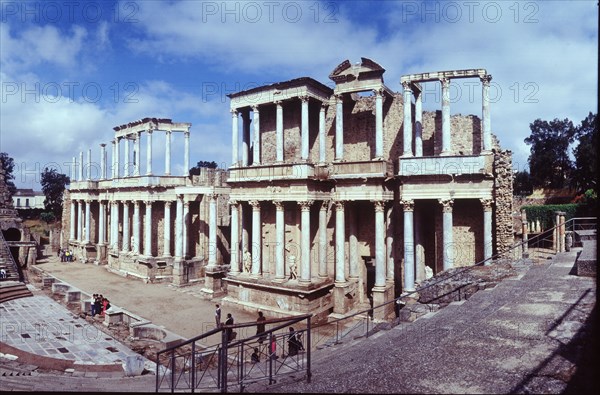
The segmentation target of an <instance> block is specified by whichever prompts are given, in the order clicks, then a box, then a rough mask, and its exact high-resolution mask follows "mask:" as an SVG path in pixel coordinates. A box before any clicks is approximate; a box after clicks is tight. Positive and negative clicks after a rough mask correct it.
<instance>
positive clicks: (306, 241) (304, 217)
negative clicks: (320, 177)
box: [298, 200, 313, 282]
mask: <svg viewBox="0 0 600 395" xmlns="http://www.w3.org/2000/svg"><path fill="white" fill-rule="evenodd" d="M312 203H313V202H312V201H310V200H309V201H306V202H298V204H300V210H301V217H300V227H301V232H302V236H301V248H302V257H301V258H302V260H301V263H300V273H299V274H300V276H299V280H300V282H310V278H311V272H310V269H311V259H310V245H311V243H310V206H311V205H312Z"/></svg>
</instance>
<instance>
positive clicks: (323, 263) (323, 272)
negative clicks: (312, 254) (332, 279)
mask: <svg viewBox="0 0 600 395" xmlns="http://www.w3.org/2000/svg"><path fill="white" fill-rule="evenodd" d="M328 206H329V201H327V200H324V201H323V202H322V203H321V207H320V208H319V277H321V278H326V277H327V207H328Z"/></svg>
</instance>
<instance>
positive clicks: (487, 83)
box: [479, 74, 492, 86]
mask: <svg viewBox="0 0 600 395" xmlns="http://www.w3.org/2000/svg"><path fill="white" fill-rule="evenodd" d="M479 79H480V80H481V83H482V84H483V86H490V82H491V81H492V75H491V74H486V75H484V76H483V77H479Z"/></svg>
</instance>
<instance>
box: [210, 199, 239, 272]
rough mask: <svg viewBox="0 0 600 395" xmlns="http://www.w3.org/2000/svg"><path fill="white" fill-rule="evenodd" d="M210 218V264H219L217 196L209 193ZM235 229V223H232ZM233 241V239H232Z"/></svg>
mask: <svg viewBox="0 0 600 395" xmlns="http://www.w3.org/2000/svg"><path fill="white" fill-rule="evenodd" d="M207 197H208V202H209V203H208V204H209V218H208V224H209V225H208V245H209V247H208V266H216V264H217V196H215V195H208V196H207ZM232 229H233V224H232ZM231 242H232V243H233V242H234V241H233V239H232V240H231Z"/></svg>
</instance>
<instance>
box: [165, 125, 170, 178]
mask: <svg viewBox="0 0 600 395" xmlns="http://www.w3.org/2000/svg"><path fill="white" fill-rule="evenodd" d="M165 175H166V176H168V175H171V131H170V130H167V131H166V133H165Z"/></svg>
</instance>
